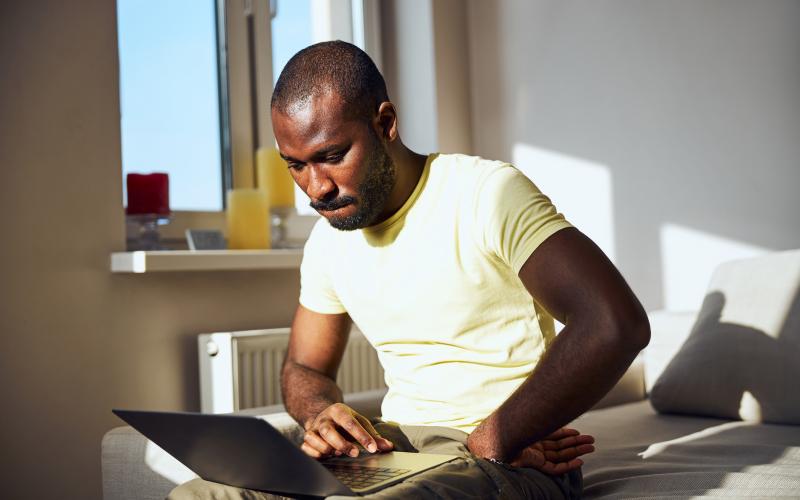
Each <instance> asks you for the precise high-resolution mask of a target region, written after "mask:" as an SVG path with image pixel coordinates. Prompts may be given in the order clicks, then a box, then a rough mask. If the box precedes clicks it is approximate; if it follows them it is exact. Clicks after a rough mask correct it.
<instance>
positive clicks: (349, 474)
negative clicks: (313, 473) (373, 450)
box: [323, 464, 411, 490]
mask: <svg viewBox="0 0 800 500" xmlns="http://www.w3.org/2000/svg"><path fill="white" fill-rule="evenodd" d="M323 465H324V466H325V467H326V468H327V469H328V470H329V471H331V472H332V473H333V475H334V476H336V479H338V480H339V481H341V482H343V483H344V484H345V485H346V486H347V487H349V488H351V489H354V490H355V489H362V488H369V487H370V486H373V485H375V484H378V483H380V482H383V481H386V480H387V479H392V478H393V477H397V476H399V475H401V474H405V473H406V472H410V471H411V469H392V468H389V467H364V466H361V465H356V464H323Z"/></svg>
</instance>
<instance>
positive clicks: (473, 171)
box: [432, 153, 516, 187]
mask: <svg viewBox="0 0 800 500" xmlns="http://www.w3.org/2000/svg"><path fill="white" fill-rule="evenodd" d="M432 167H433V169H434V170H439V171H440V173H441V174H442V175H445V176H458V178H460V179H462V180H463V181H466V182H470V181H471V182H472V183H473V184H474V185H475V186H476V187H478V186H480V185H481V184H482V183H483V182H484V181H485V180H486V179H487V178H488V177H489V176H491V175H492V174H493V173H495V172H498V171H504V170H507V169H510V170H516V169H515V168H514V166H513V165H511V164H510V163H508V162H505V161H500V160H490V159H487V158H483V157H481V156H472V155H466V154H461V153H447V154H444V153H439V154H438V155H437V156H436V158H435V159H434V161H433V163H432Z"/></svg>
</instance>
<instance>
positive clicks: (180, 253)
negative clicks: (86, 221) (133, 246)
mask: <svg viewBox="0 0 800 500" xmlns="http://www.w3.org/2000/svg"><path fill="white" fill-rule="evenodd" d="M302 259H303V251H302V250H299V249H298V250H197V251H191V250H165V251H156V252H116V253H113V254H111V272H112V273H152V272H163V271H246V270H255V271H257V270H270V269H299V268H300V261H301V260H302Z"/></svg>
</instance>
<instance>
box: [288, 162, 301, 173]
mask: <svg viewBox="0 0 800 500" xmlns="http://www.w3.org/2000/svg"><path fill="white" fill-rule="evenodd" d="M288 165H289V170H296V171H298V172H299V171H300V170H302V169H303V164H302V163H293V162H289V163H288Z"/></svg>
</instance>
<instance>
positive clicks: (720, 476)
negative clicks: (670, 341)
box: [571, 401, 800, 498]
mask: <svg viewBox="0 0 800 500" xmlns="http://www.w3.org/2000/svg"><path fill="white" fill-rule="evenodd" d="M571 425H572V426H574V427H575V428H577V429H579V430H580V431H581V432H583V433H585V434H591V435H592V436H594V437H595V444H596V449H597V451H595V452H594V453H592V454H590V455H587V456H585V457H584V462H585V464H584V466H583V473H584V496H585V498H628V497H645V498H661V497H676V496H677V497H682V498H683V497H692V498H698V497H699V498H702V497H706V496H707V497H712V496H717V497H720V496H726V497H728V496H739V497H745V498H752V497H761V498H763V497H765V496H785V497H794V498H797V496H798V492H800V426H794V425H775V424H756V423H754V422H743V421H731V420H722V419H715V418H704V417H689V416H679V415H663V414H658V413H656V412H655V411H654V410H653V409H652V407H651V406H650V404H649V403H648V402H647V401H641V402H638V403H630V404H627V405H622V406H616V407H612V408H605V409H602V410H595V411H591V412H588V413H586V414H584V415H583V416H582V417H580V418H578V419H577V420H575V421H574V422H573V423H572V424H571Z"/></svg>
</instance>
